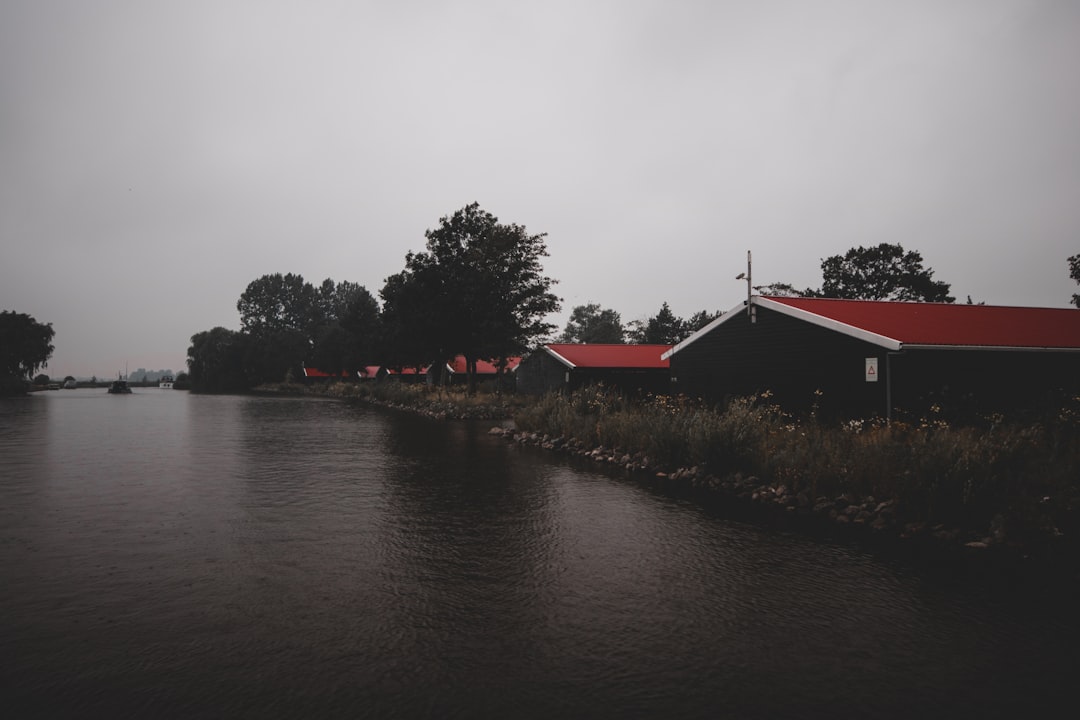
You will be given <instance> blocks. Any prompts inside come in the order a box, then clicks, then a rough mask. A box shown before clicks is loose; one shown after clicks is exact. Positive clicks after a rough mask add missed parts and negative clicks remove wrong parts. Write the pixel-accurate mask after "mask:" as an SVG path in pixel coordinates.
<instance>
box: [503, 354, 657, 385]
mask: <svg viewBox="0 0 1080 720" xmlns="http://www.w3.org/2000/svg"><path fill="white" fill-rule="evenodd" d="M670 349H671V345H606V344H581V343H551V344H548V345H543V346H541V347H539V348H537V349H536V350H535V351H533V352H532V353H531V354H530V355H529V356H528V357H526V358H525V359H524V360H522V361H521V365H519V366H518V371H517V388H518V390H519V391H520V392H524V393H529V394H533V395H541V394H544V393H547V392H552V391H556V390H571V391H572V390H576V389H578V388H580V387H583V386H585V385H595V384H599V383H603V384H604V385H606V386H608V387H611V388H615V389H617V390H620V391H622V392H625V393H666V392H667V391H668V388H669V385H670V379H669V370H668V366H669V362H668V360H667V359H666V358H664V357H663V355H664V353H665V352H667V351H668V350H670Z"/></svg>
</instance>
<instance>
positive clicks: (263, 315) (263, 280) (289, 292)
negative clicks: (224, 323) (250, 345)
mask: <svg viewBox="0 0 1080 720" xmlns="http://www.w3.org/2000/svg"><path fill="white" fill-rule="evenodd" d="M236 309H237V310H239V311H240V327H241V329H242V330H243V331H244V332H246V333H248V334H250V335H254V336H260V335H270V334H273V333H276V332H281V331H285V330H295V331H297V332H300V333H303V334H304V335H305V336H308V337H311V335H312V334H313V332H312V331H313V328H314V327H316V326H318V325H319V324H320V323H321V321H322V319H323V318H322V317H321V312H320V306H319V303H318V300H317V293H316V290H315V288H313V287H312V286H311V283H308V282H306V281H305V280H304V277H303V276H302V275H294V274H293V273H289V274H287V275H282V274H281V273H274V274H272V275H263V276H262V277H260V278H258V279H257V280H252V281H251V282H250V283H248V286H247V288H246V289H245V290H244V292H243V293H242V294H241V295H240V299H239V300H238V301H237V303H236Z"/></svg>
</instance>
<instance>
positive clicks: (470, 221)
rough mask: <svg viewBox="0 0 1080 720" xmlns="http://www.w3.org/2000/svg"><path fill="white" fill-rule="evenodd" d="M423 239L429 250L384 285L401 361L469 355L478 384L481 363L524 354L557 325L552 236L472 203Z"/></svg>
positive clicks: (471, 377) (387, 316) (471, 375)
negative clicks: (548, 272) (549, 268)
mask: <svg viewBox="0 0 1080 720" xmlns="http://www.w3.org/2000/svg"><path fill="white" fill-rule="evenodd" d="M424 236H425V237H426V238H427V250H426V251H424V252H419V253H411V252H410V253H409V254H408V255H406V256H405V269H404V270H403V271H402V272H400V273H398V274H397V275H394V276H391V277H389V278H387V280H386V285H385V286H384V287H383V290H382V298H383V312H384V314H385V321H386V324H387V325H388V326H393V327H394V331H395V333H394V338H393V348H394V352H395V353H396V354H397V355H399V356H400V357H401V358H404V357H405V356H408V357H409V359H410V360H411V361H412V362H441V361H443V360H445V359H448V358H450V357H452V356H454V355H458V354H460V355H464V356H465V359H466V362H467V364H468V366H469V385H470V388H472V387H473V383H474V380H475V365H476V361H477V360H480V359H489V360H498V359H500V358H505V357H508V356H511V355H515V354H518V353H521V352H523V351H524V350H525V349H526V348H527V347H528V346H529V344H530V343H532V341H534V340H535V339H536V338H539V337H542V336H544V335H547V334H548V333H550V332H551V331H552V330H553V329H554V326H553V325H552V324H551V323H548V322H546V321H545V318H546V317H547V316H548V315H549V314H550V313H553V312H557V311H558V309H559V302H560V301H559V298H558V297H556V296H555V295H554V294H553V293H552V292H551V287H552V285H554V283H555V281H554V280H552V279H550V278H548V277H546V276H545V275H544V274H543V268H542V266H541V263H540V260H541V258H543V257H546V256H547V254H548V253H547V246H546V244H545V242H544V238H545V237H546V235H545V234H543V233H541V234H529V232H528V231H527V230H526V229H525V228H524V227H523V226H521V225H516V224H512V223H511V224H505V223H500V222H499V220H498V218H496V217H495V216H494V215H492V214H491V213H489V212H486V211H484V210H482V209H481V208H480V206H479V204H477V203H472V204H471V205H467V206H466V207H464V208H462V209H460V210H458V211H457V212H455V213H454V214H453V215H450V216H447V217H443V218H440V220H439V226H438V227H436V228H435V229H433V230H428V231H427V232H426V233H424Z"/></svg>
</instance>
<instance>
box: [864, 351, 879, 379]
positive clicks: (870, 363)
mask: <svg viewBox="0 0 1080 720" xmlns="http://www.w3.org/2000/svg"><path fill="white" fill-rule="evenodd" d="M877 377H878V366H877V358H876V357H872V358H866V382H877Z"/></svg>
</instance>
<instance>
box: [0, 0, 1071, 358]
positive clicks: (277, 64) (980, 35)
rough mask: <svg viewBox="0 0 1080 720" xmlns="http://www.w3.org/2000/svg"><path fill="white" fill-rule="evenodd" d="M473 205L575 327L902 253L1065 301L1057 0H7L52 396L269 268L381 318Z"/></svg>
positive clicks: (27, 260) (18, 131)
mask: <svg viewBox="0 0 1080 720" xmlns="http://www.w3.org/2000/svg"><path fill="white" fill-rule="evenodd" d="M473 201H477V202H479V203H480V205H481V207H482V208H484V209H485V210H487V211H489V212H491V213H493V214H495V215H496V216H498V217H499V218H500V219H501V220H503V221H506V222H515V223H518V224H522V225H525V226H526V227H527V228H528V230H529V231H530V232H546V233H548V238H547V243H548V249H549V251H550V254H551V256H550V257H549V258H547V260H546V262H545V270H546V272H547V274H548V275H549V276H550V277H553V278H555V279H557V280H558V281H559V284H558V285H557V286H556V291H557V292H558V294H559V295H560V296H562V297H563V299H564V303H563V305H564V310H563V312H562V313H561V314H560V315H559V316H557V317H554V318H553V320H554V321H555V322H556V323H557V324H558V325H560V327H561V326H562V325H563V324H565V320H566V317H567V316H568V314H569V311H570V310H571V309H572V308H573V307H574V306H575V305H580V304H584V303H587V302H597V303H600V304H601V305H602V306H604V307H610V308H613V309H615V310H617V311H619V312H620V313H621V314H622V317H623V320H624V321H629V320H634V319H638V318H644V317H646V316H649V315H653V314H655V313H656V311H657V310H658V309H659V307H660V305H661V303H662V302H664V301H665V300H666V301H668V302H669V303H670V305H671V308H672V310H673V311H674V312H675V313H676V314H678V315H681V316H688V315H690V314H692V313H694V312H695V311H697V310H702V309H708V310H716V309H728V308H730V307H732V306H733V305H735V304H736V303H738V302H739V301H740V299H741V298H742V297H743V296H744V295H745V285H744V284H742V283H740V282H739V281H736V280H735V279H734V278H735V275H737V274H738V273H739V272H741V271H742V270H744V269H745V262H746V252H747V250H751V251H753V257H754V282H755V284H759V283H760V284H766V283H770V282H789V283H792V284H794V285H796V286H799V287H805V286H808V285H809V286H818V285H820V283H821V273H820V262H821V259H822V258H824V257H826V256H829V255H834V254H838V253H842V252H844V251H846V250H847V249H849V248H851V247H854V246H857V245H873V244H877V243H881V242H890V243H896V242H898V243H901V244H902V245H903V246H904V247H905V248H906V249H909V250H918V251H920V252H921V253H922V255H923V257H924V259H925V264H926V266H927V267H930V268H933V270H934V272H935V279H938V280H944V281H945V282H948V283H951V284H952V291H953V294H954V295H956V296H957V298H958V299H959V300H960V301H963V300H964V299H965V298H966V296H967V295H968V294H970V295H971V296H972V297H973V298H974V299H975V300H976V301H985V302H987V303H991V304H1010V305H1037V306H1047V307H1064V306H1067V305H1068V303H1069V300H1070V298H1071V295H1072V293H1073V292H1076V291H1077V287H1076V284H1075V283H1074V282H1073V281H1071V280H1070V279H1069V277H1068V270H1067V267H1066V262H1065V259H1066V257H1068V256H1069V255H1072V254H1074V253H1077V252H1080V3H1078V2H1074V1H1072V0H1058V1H1054V0H1045V1H1043V0H1028V1H1026V2H1023V1H1020V0H952V1H950V0H895V1H893V2H876V1H874V0H754V1H753V2H751V1H750V0H745V1H741V2H724V1H722V0H713V1H704V0H694V1H680V0H656V1H654V0H621V1H614V0H611V1H591V0H572V1H570V2H562V1H561V0H547V1H546V2H542V3H536V2H533V3H525V2H513V1H511V0H492V1H487V2H433V1H432V2H428V1H425V0H412V1H409V0H397V1H395V2H362V1H360V0H347V1H346V0H343V1H341V2H329V1H324V0H302V1H300V0H298V1H296V2H283V1H274V0H250V1H240V0H208V1H202V0H184V2H177V1H176V0H162V1H160V2H158V1H155V0H126V1H125V0H0V253H2V255H0V309H4V310H15V311H18V312H25V313H29V314H31V315H33V316H34V317H35V318H37V319H38V320H39V321H41V322H51V323H52V324H53V328H54V329H55V330H56V340H55V344H56V352H55V354H54V356H53V360H52V361H51V362H50V364H49V367H48V373H49V374H50V375H53V376H63V375H66V374H75V375H80V376H81V375H90V374H97V375H99V376H107V375H111V374H114V373H115V372H117V371H118V370H121V369H123V367H124V365H125V364H127V365H128V366H129V367H130V369H132V370H134V369H135V368H136V367H146V368H150V369H156V368H164V367H169V368H172V369H174V370H178V371H179V370H183V369H185V366H184V361H185V357H186V351H187V347H188V344H189V340H190V337H191V335H192V334H194V333H196V332H199V331H202V330H208V329H210V328H212V327H214V326H216V325H222V326H225V327H229V328H233V329H238V328H239V317H238V314H237V312H236V301H237V299H238V298H239V296H240V294H241V293H242V292H243V291H244V288H245V287H246V286H247V284H248V283H249V282H250V281H251V280H254V279H256V278H258V277H260V276H261V275H263V274H266V273H273V272H281V273H287V272H294V273H300V274H302V275H303V276H304V277H305V278H306V279H307V280H309V281H311V282H312V283H317V282H319V281H321V280H322V279H324V278H327V277H331V278H333V279H334V280H336V281H341V280H349V281H353V282H357V283H360V284H362V285H364V286H366V287H367V288H368V289H369V290H370V291H371V292H372V293H373V294H374V295H376V297H377V296H378V291H379V289H380V288H381V287H382V285H383V281H384V280H385V278H386V277H387V276H388V275H391V274H393V273H395V272H398V271H399V270H401V269H402V267H403V266H404V257H405V253H406V252H408V251H410V250H414V251H415V250H422V249H423V248H424V231H425V230H426V229H428V228H432V227H435V226H436V225H437V224H438V220H439V218H440V217H442V216H444V215H448V214H450V213H452V212H453V211H455V210H457V209H459V208H461V207H463V206H464V205H466V204H468V203H471V202H473Z"/></svg>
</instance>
